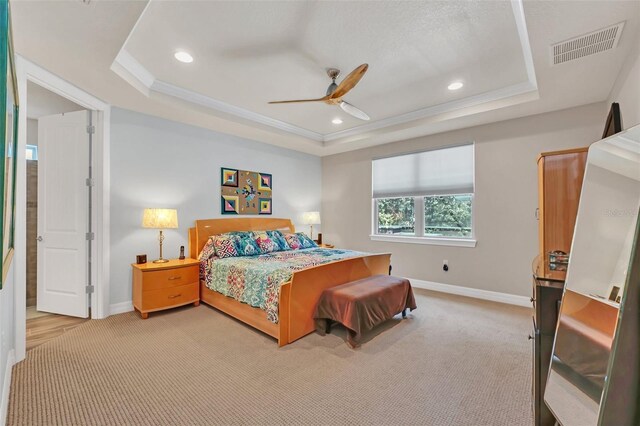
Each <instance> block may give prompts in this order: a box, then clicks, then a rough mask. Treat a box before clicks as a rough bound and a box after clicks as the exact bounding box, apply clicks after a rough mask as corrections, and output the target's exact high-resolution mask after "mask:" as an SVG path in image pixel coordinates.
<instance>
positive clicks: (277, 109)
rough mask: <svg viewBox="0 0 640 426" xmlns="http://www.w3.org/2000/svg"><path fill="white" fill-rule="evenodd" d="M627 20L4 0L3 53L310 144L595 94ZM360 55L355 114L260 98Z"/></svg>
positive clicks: (125, 100)
mask: <svg viewBox="0 0 640 426" xmlns="http://www.w3.org/2000/svg"><path fill="white" fill-rule="evenodd" d="M639 20H640V2H637V1H635V2H634V1H616V0H610V1H580V2H575V1H564V0H557V1H553V2H548V1H534V0H513V1H475V2H468V1H446V2H432V1H424V2H414V1H407V2H405V1H376V2H360V1H341V2H324V1H306V2H301V1H300V2H297V1H291V2H274V1H268V2H263V1H233V2H224V1H221V2H218V1H216V2H211V1H156V0H153V1H151V2H140V1H117V0H113V1H90V2H80V1H48V0H42V1H39V0H33V1H14V2H12V21H13V33H14V43H15V49H16V52H17V53H18V54H19V55H20V56H21V57H22V58H24V59H27V60H29V61H31V62H33V63H35V64H38V65H40V66H42V67H44V68H46V69H47V70H49V71H50V72H52V73H54V74H56V75H58V76H60V77H61V78H63V79H65V80H67V81H69V82H71V83H73V84H74V85H76V86H78V87H79V88H81V89H83V90H85V91H87V92H89V93H91V94H93V95H94V96H96V97H98V98H100V99H102V100H104V101H105V102H106V103H109V104H110V105H113V106H115V107H121V108H126V109H130V110H134V111H139V112H142V113H146V114H151V115H155V116H159V117H163V118H166V119H170V120H174V121H179V122H183V123H187V124H191V125H195V126H200V127H205V128H209V129H212V130H215V131H218V132H221V133H226V134H231V135H235V136H238V137H241V138H248V139H254V140H257V141H261V142H264V143H269V144H273V145H277V146H282V147H286V148H291V149H295V150H299V151H304V152H308V153H311V154H315V155H331V154H334V153H338V152H344V151H349V150H353V149H359V148H363V147H367V146H372V145H378V144H382V143H387V142H393V141H397V140H402V139H409V138H413V137H419V136H423V135H429V134H434V133H438V132H444V131H449V130H454V129H459V128H463V127H470V126H475V125H480V124H486V123H491V122H495V121H500V120H507V119H511V118H517V117H524V116H528V115H533V114H540V113H545V112H549V111H555V110H560V109H564V108H571V107H575V106H579V105H585V104H589V103H594V102H602V101H604V100H606V99H607V98H608V96H609V94H610V93H611V88H612V86H613V83H614V81H615V80H616V78H617V76H618V74H619V73H620V72H621V69H622V66H623V64H624V62H625V60H626V58H627V57H628V56H629V55H637V50H632V49H638V48H639V47H638V40H639V39H640V37H639V33H638V27H639V26H638V23H639ZM621 23H622V24H623V26H620V28H621V33H620V34H617V35H616V37H618V38H619V41H617V42H616V43H614V45H613V47H612V48H609V49H608V50H604V51H600V52H597V53H594V54H590V55H587V56H583V57H580V58H578V59H575V60H571V61H568V62H564V63H561V64H558V65H554V64H553V50H552V46H554V45H556V44H557V43H560V42H564V41H567V40H572V39H574V38H576V37H581V36H584V35H585V34H589V33H592V32H597V31H599V30H602V29H605V28H608V27H611V26H616V25H618V24H621ZM178 49H184V50H187V51H188V52H189V53H191V54H192V55H193V57H194V61H193V62H192V63H190V64H183V63H179V62H177V61H176V60H175V59H174V57H173V54H174V53H175V51H176V50H178ZM634 52H636V53H634ZM363 62H366V63H368V64H369V71H368V72H367V74H366V75H365V76H364V78H363V79H362V80H361V81H360V83H359V84H358V85H357V86H356V87H355V88H354V89H353V90H352V91H351V92H350V93H349V94H348V95H347V96H346V98H345V99H346V100H347V101H349V102H351V103H353V104H354V105H356V106H358V107H359V108H361V109H362V110H364V111H366V112H367V113H368V114H369V115H370V116H371V121H369V122H364V121H360V120H357V119H355V118H352V117H351V116H348V115H346V114H345V113H343V112H342V110H340V109H339V108H338V107H335V106H333V107H332V106H328V105H325V104H297V105H268V104H267V102H268V101H271V100H285V99H296V98H303V97H319V96H322V95H323V94H324V93H325V90H326V88H327V86H328V84H329V78H328V77H327V76H326V74H325V69H326V68H327V67H337V68H340V69H341V70H342V71H343V76H344V75H346V73H348V72H349V71H350V70H351V69H353V68H354V67H355V66H357V65H359V64H361V63H363ZM452 81H463V82H464V86H463V88H462V89H460V90H458V91H449V90H447V86H448V85H449V84H450V83H451V82H452ZM623 115H624V111H623ZM338 117H339V118H341V119H342V120H343V123H342V124H339V125H334V124H333V123H331V120H333V119H334V118H338ZM603 119H604V118H603Z"/></svg>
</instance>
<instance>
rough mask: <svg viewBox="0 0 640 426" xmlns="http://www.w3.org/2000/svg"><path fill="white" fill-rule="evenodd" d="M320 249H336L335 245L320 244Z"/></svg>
mask: <svg viewBox="0 0 640 426" xmlns="http://www.w3.org/2000/svg"><path fill="white" fill-rule="evenodd" d="M318 247H322V248H334V247H335V246H334V245H333V244H318Z"/></svg>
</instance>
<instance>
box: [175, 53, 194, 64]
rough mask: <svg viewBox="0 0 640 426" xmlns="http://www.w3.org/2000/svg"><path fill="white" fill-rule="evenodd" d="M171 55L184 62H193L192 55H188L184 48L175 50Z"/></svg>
mask: <svg viewBox="0 0 640 426" xmlns="http://www.w3.org/2000/svg"><path fill="white" fill-rule="evenodd" d="M173 56H175V58H176V59H177V60H179V61H180V62H184V63H185V64H189V63H191V62H193V56H191V55H189V54H188V53H187V52H185V51H184V50H179V51H177V52H176V53H175V54H174V55H173Z"/></svg>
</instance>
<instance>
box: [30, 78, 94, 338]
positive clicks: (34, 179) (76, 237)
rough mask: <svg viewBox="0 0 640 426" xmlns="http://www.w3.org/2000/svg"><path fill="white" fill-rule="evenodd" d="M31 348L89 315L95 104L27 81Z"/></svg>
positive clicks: (73, 325)
mask: <svg viewBox="0 0 640 426" xmlns="http://www.w3.org/2000/svg"><path fill="white" fill-rule="evenodd" d="M27 93H28V97H27V146H26V152H25V158H26V175H27V178H26V180H27V181H26V193H27V194H26V195H27V197H26V213H27V215H26V220H27V238H26V252H27V262H26V330H27V350H29V349H31V348H33V347H35V346H38V345H39V344H42V343H44V342H46V341H47V340H49V339H51V338H53V337H56V336H59V335H60V334H63V333H64V332H66V331H68V330H70V329H72V328H74V327H75V326H77V325H79V324H80V323H82V322H83V320H81V319H82V318H87V317H88V316H89V299H88V294H87V293H86V288H85V287H86V285H87V283H89V282H90V271H89V260H90V259H89V254H90V251H89V249H90V244H89V241H88V240H87V239H86V237H87V235H90V234H89V233H90V232H91V228H90V226H91V225H90V220H89V219H90V204H89V200H90V194H89V192H90V191H91V187H90V186H87V185H86V183H87V182H88V181H87V179H90V177H91V176H90V165H91V157H90V156H91V142H92V141H91V134H90V133H89V132H88V131H90V123H91V114H92V113H91V112H90V111H87V110H86V109H85V108H83V107H82V106H80V105H78V104H76V103H74V102H72V101H69V100H67V99H65V98H64V97H62V96H60V95H57V94H55V93H53V92H51V91H49V90H47V89H45V88H44V87H41V86H39V85H38V84H36V83H33V82H28V83H27Z"/></svg>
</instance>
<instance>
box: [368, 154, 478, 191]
mask: <svg viewBox="0 0 640 426" xmlns="http://www.w3.org/2000/svg"><path fill="white" fill-rule="evenodd" d="M473 163H474V161H473V144H469V145H461V146H454V147H451V148H442V149H435V150H432V151H425V152H419V153H415V154H407V155H400V156H397V157H389V158H381V159H378V160H373V198H393V197H417V196H427V195H445V194H446V195H454V194H471V193H473V192H474V191H473V189H474V187H473V174H474V173H473Z"/></svg>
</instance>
